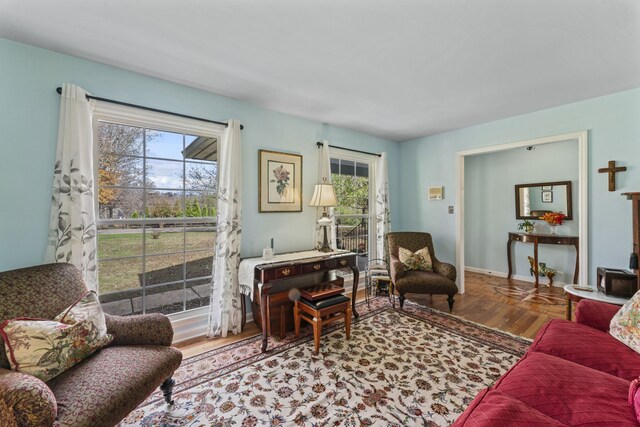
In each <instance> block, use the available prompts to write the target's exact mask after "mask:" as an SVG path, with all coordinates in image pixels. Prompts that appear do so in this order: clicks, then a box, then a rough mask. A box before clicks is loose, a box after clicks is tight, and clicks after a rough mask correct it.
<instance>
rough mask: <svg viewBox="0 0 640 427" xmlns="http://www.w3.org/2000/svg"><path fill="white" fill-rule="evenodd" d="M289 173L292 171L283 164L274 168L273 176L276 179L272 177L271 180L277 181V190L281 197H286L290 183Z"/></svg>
mask: <svg viewBox="0 0 640 427" xmlns="http://www.w3.org/2000/svg"><path fill="white" fill-rule="evenodd" d="M289 174H290V172H289V171H288V170H286V169H285V168H284V166H283V165H280V166H278V167H277V168H275V169H274V170H273V176H274V178H275V179H272V180H271V182H275V183H276V184H277V186H276V191H277V192H278V194H279V195H280V196H281V197H285V196H286V193H287V186H288V185H289V179H290V177H289Z"/></svg>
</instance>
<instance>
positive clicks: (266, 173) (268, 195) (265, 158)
mask: <svg viewBox="0 0 640 427" xmlns="http://www.w3.org/2000/svg"><path fill="white" fill-rule="evenodd" d="M258 210H259V212H302V156H300V155H298V154H289V153H279V152H277V151H268V150H260V151H259V152H258Z"/></svg>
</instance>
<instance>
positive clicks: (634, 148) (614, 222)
mask: <svg viewBox="0 0 640 427" xmlns="http://www.w3.org/2000/svg"><path fill="white" fill-rule="evenodd" d="M585 129H586V130H588V131H589V150H588V152H589V167H588V170H589V183H588V186H589V190H588V193H589V213H588V215H589V218H588V228H589V266H590V272H589V278H590V280H595V268H596V267H597V266H607V267H616V266H617V267H625V266H626V264H627V263H628V259H629V253H630V252H631V241H632V239H631V203H630V202H629V201H627V200H626V199H625V198H624V197H622V196H621V195H620V193H621V192H625V191H639V190H640V154H639V148H640V88H638V89H633V90H629V91H625V92H621V93H617V94H613V95H608V96H603V97H599V98H594V99H590V100H587V101H582V102H577V103H574V104H567V105H563V106H561V107H556V108H552V109H548V110H543V111H539V112H535V113H530V114H525V115H522V116H517V117H512V118H509V119H505V120H500V121H495V122H490V123H485V124H482V125H478V126H471V127H467V128H463V129H459V130H455V131H451V132H446V133H442V134H439V135H433V136H429V137H425V138H419V139H415V140H412V141H407V142H403V143H402V147H401V153H400V162H401V164H402V168H401V170H400V182H401V183H402V189H403V190H402V193H401V194H400V195H399V197H400V205H401V206H402V207H403V209H402V210H401V211H399V212H398V211H397V215H396V219H398V220H399V225H400V229H401V230H428V231H430V232H432V233H433V236H434V240H435V245H436V251H437V253H438V257H439V258H441V259H443V260H445V261H448V262H455V234H456V231H455V216H454V215H449V214H447V205H454V204H455V203H454V202H455V188H456V168H455V156H456V152H458V151H462V150H468V149H472V148H478V147H485V146H489V145H496V144H504V143H508V142H514V141H523V140H528V139H532V138H538V137H544V136H549V135H558V134H563V133H567V132H573V131H579V130H585ZM608 160H617V161H618V164H620V165H624V166H627V171H626V172H624V173H620V174H618V175H617V191H616V192H609V191H607V177H606V175H604V174H599V173H598V171H597V170H598V168H600V167H604V166H606V164H607V161H608ZM431 185H444V186H445V187H446V190H448V191H447V192H446V193H445V194H446V197H447V198H446V200H445V201H444V202H438V203H434V202H429V201H427V197H426V194H427V187H428V186H431ZM398 217H399V218H398ZM501 252H502V251H501Z"/></svg>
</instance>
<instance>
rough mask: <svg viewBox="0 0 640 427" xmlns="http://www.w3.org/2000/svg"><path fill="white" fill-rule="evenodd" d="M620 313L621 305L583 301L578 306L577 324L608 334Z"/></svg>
mask: <svg viewBox="0 0 640 427" xmlns="http://www.w3.org/2000/svg"><path fill="white" fill-rule="evenodd" d="M618 311H620V306H619V305H613V304H607V303H604V302H600V301H593V300H589V299H583V300H581V301H580V302H578V305H576V322H578V323H582V324H583V325H587V326H591V327H592V328H596V329H599V330H601V331H603V332H607V331H608V330H609V323H611V319H613V316H615V314H616V313H617V312H618Z"/></svg>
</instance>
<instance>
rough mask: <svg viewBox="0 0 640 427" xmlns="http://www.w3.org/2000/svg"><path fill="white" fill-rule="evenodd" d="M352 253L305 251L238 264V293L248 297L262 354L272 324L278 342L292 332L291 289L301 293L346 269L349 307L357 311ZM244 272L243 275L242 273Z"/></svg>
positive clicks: (244, 261) (357, 274) (356, 281)
mask: <svg viewBox="0 0 640 427" xmlns="http://www.w3.org/2000/svg"><path fill="white" fill-rule="evenodd" d="M356 256H357V254H356V253H354V252H346V251H336V252H326V253H324V252H318V251H305V252H297V253H288V254H281V255H276V256H275V257H274V258H273V259H271V260H263V259H262V258H249V259H247V260H243V261H242V262H241V263H240V273H239V276H241V278H240V289H241V292H242V293H243V294H246V295H250V296H251V299H252V303H251V309H252V312H253V318H254V320H255V322H256V323H257V324H258V326H260V327H261V328H262V351H263V352H264V351H266V350H267V343H268V339H269V335H270V334H271V331H272V324H273V323H275V324H276V325H278V327H277V328H273V329H276V330H277V331H279V335H280V338H284V334H285V329H292V328H293V301H292V300H291V298H290V297H289V291H290V290H292V289H304V288H308V287H312V286H317V285H319V284H322V283H326V282H328V281H331V280H335V277H336V276H335V270H337V269H341V268H349V269H350V270H351V271H352V272H353V285H352V288H351V307H352V311H353V315H354V316H355V317H356V319H357V318H358V316H359V315H358V312H357V311H356V294H357V292H358V279H359V274H360V273H359V271H358V267H357V263H356ZM243 270H244V271H243ZM247 274H248V276H250V277H251V278H252V279H253V280H252V281H253V286H251V287H248V286H247V284H245V279H244V278H243V277H246V276H247Z"/></svg>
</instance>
